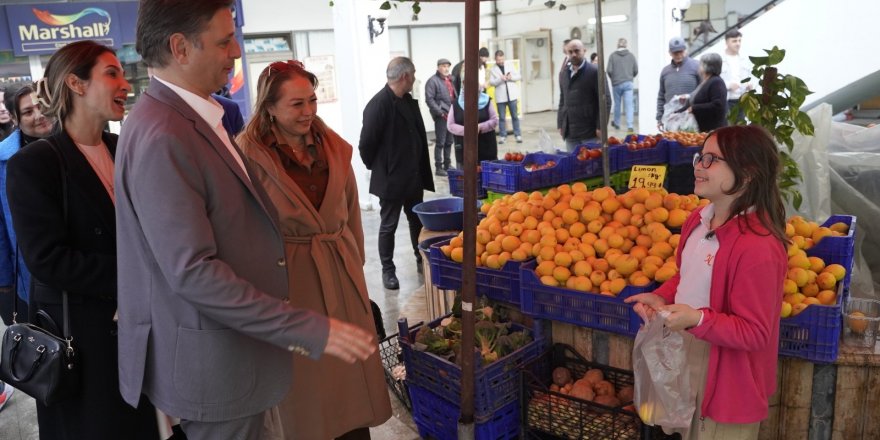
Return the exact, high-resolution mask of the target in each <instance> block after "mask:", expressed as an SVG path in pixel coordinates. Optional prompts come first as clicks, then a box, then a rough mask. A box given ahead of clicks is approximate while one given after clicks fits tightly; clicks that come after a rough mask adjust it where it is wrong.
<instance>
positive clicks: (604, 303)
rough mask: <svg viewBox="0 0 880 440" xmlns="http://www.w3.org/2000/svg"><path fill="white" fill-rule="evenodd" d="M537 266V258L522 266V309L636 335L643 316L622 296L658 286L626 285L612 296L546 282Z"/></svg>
mask: <svg viewBox="0 0 880 440" xmlns="http://www.w3.org/2000/svg"><path fill="white" fill-rule="evenodd" d="M536 266H537V262H535V261H531V262H528V263H525V264H523V265H522V267H521V268H520V280H521V291H522V293H521V299H522V304H521V308H522V312H523V313H525V314H527V315H530V316H532V317H535V318H546V319H552V320H555V321H563V322H567V323H569V324H574V325H579V326H582V327H589V328H594V329H598V330H604V331H607V332H611V333H617V334H621V335H626V336H635V334H636V333H637V332H638V331H639V326H640V325H641V323H642V319H641V318H640V317H639V316H638V315H637V314H636V312H634V311H633V308H632V304H625V303H624V302H623V300H624V299H625V298H628V297H630V296H633V295H635V294H637V293H643V292H651V291H653V290H655V289H656V288H657V286H658V284H657V283H651V284H649V285H647V286H644V287H636V286H627V287H626V288H624V289H623V291H622V292H620V294H619V295H617V296H616V297H611V296H605V295H599V294H597V293H590V292H581V291H577V290H572V289H566V288H564V287H553V286H547V285H544V284H542V283H541V281H540V280H539V279H538V275H537V274H536V273H535V267H536Z"/></svg>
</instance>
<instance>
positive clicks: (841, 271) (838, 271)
mask: <svg viewBox="0 0 880 440" xmlns="http://www.w3.org/2000/svg"><path fill="white" fill-rule="evenodd" d="M822 272H830V273H832V274H834V278H835V279H836V280H837V281H841V280H843V279H844V278H845V277H846V269H845V268H844V267H843V266H841V265H839V264H829V265H827V266H825V269H822Z"/></svg>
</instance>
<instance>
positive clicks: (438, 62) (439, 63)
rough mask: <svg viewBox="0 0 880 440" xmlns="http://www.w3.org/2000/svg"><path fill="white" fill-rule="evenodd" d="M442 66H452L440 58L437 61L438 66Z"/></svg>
mask: <svg viewBox="0 0 880 440" xmlns="http://www.w3.org/2000/svg"><path fill="white" fill-rule="evenodd" d="M444 64H449V65H452V63H450V62H449V60H447V59H446V58H440V59H439V60H437V65H438V66H442V65H444Z"/></svg>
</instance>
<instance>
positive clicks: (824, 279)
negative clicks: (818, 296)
mask: <svg viewBox="0 0 880 440" xmlns="http://www.w3.org/2000/svg"><path fill="white" fill-rule="evenodd" d="M816 284H817V285H818V286H819V288H820V289H822V290H834V286H835V285H836V284H837V277H835V276H834V274H833V273H831V272H822V273H820V274H819V275H817V276H816Z"/></svg>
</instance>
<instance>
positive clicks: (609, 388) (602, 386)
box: [593, 380, 614, 396]
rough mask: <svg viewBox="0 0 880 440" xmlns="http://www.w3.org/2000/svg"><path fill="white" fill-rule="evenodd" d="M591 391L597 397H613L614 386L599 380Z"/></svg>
mask: <svg viewBox="0 0 880 440" xmlns="http://www.w3.org/2000/svg"><path fill="white" fill-rule="evenodd" d="M593 391H595V392H596V394H597V395H599V396H614V384H612V383H611V382H608V381H607V380H600V381H599V382H597V383H596V384H595V385H593Z"/></svg>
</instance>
